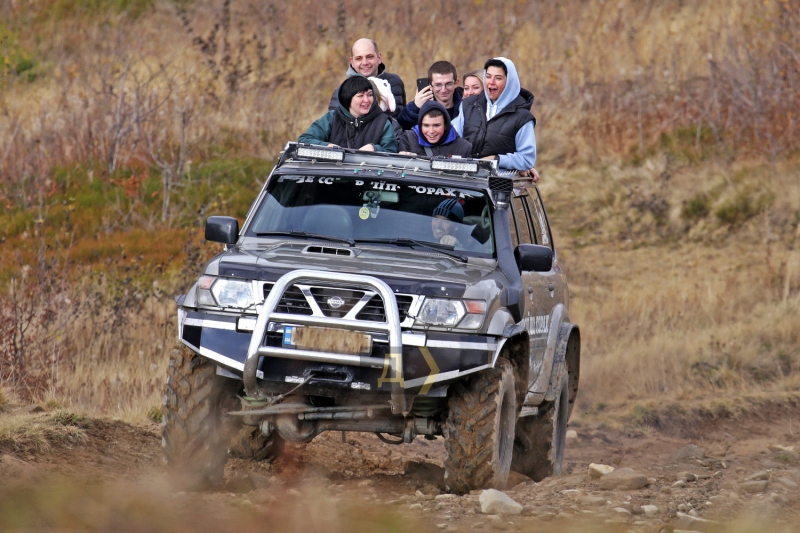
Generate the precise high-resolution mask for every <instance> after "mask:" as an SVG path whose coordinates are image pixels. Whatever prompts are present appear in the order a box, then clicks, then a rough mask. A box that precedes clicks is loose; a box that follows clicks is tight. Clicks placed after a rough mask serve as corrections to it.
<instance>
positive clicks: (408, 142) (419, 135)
mask: <svg viewBox="0 0 800 533" xmlns="http://www.w3.org/2000/svg"><path fill="white" fill-rule="evenodd" d="M399 142H400V153H401V154H405V155H422V156H428V157H432V156H453V155H455V156H460V157H465V158H467V157H472V145H471V144H470V143H469V142H468V141H466V140H465V139H462V138H461V137H459V135H458V133H456V130H455V129H454V128H453V127H452V126H451V125H450V115H449V114H448V113H447V109H445V107H444V106H443V105H442V104H440V103H439V102H437V101H435V100H428V101H427V102H425V104H423V106H422V109H420V111H419V122H418V123H417V125H416V126H414V127H413V128H412V129H410V130H408V131H406V132H404V134H403V135H402V136H401V137H400V139H399Z"/></svg>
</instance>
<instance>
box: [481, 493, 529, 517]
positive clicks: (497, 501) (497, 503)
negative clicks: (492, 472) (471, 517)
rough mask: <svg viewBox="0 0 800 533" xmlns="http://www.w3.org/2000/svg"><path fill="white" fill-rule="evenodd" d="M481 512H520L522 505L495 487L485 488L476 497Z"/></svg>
mask: <svg viewBox="0 0 800 533" xmlns="http://www.w3.org/2000/svg"><path fill="white" fill-rule="evenodd" d="M478 501H480V504H481V513H483V514H491V515H498V514H520V513H522V505H520V504H519V503H517V502H515V501H514V500H512V499H511V497H510V496H508V495H507V494H505V493H503V492H500V491H499V490H495V489H486V490H485V491H483V492H481V495H480V498H478Z"/></svg>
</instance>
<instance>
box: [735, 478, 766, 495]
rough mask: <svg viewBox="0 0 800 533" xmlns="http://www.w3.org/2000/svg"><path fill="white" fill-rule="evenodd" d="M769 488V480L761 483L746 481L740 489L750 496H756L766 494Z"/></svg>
mask: <svg viewBox="0 0 800 533" xmlns="http://www.w3.org/2000/svg"><path fill="white" fill-rule="evenodd" d="M768 486H769V481H767V480H759V481H745V482H744V483H742V484H741V485H739V488H741V489H742V490H743V491H744V492H747V493H748V494H755V493H758V492H764V491H765V490H767V487H768Z"/></svg>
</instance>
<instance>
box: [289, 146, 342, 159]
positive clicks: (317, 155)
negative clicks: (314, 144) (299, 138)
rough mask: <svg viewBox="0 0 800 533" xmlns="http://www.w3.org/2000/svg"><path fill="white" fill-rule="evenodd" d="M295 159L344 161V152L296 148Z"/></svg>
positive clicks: (303, 147)
mask: <svg viewBox="0 0 800 533" xmlns="http://www.w3.org/2000/svg"><path fill="white" fill-rule="evenodd" d="M297 157H305V158H308V159H326V160H328V161H344V152H340V151H339V150H323V149H321V148H308V147H306V146H300V147H298V148H297Z"/></svg>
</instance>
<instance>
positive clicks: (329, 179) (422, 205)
mask: <svg viewBox="0 0 800 533" xmlns="http://www.w3.org/2000/svg"><path fill="white" fill-rule="evenodd" d="M267 192H268V194H267V195H266V196H265V197H264V200H263V201H262V202H261V205H259V206H258V209H257V210H256V212H255V215H254V218H253V221H252V223H251V224H250V225H249V226H248V228H247V232H246V233H245V234H246V235H248V236H267V235H270V234H272V235H291V236H295V237H302V236H303V235H304V234H308V235H309V236H310V237H309V238H311V237H332V238H335V239H341V240H343V241H349V242H351V243H353V242H355V243H359V242H361V243H364V242H378V243H386V244H402V245H405V246H412V247H414V246H420V248H422V247H424V246H433V247H435V248H440V249H443V250H455V251H458V252H466V255H475V256H480V257H491V256H493V255H494V242H493V239H492V226H491V221H492V217H491V209H490V205H491V204H490V202H489V198H488V197H487V196H486V194H485V193H484V192H482V191H474V190H469V189H463V188H460V187H452V186H444V185H443V186H432V185H430V184H427V183H414V182H411V181H405V180H404V181H397V182H395V181H391V180H381V179H372V178H364V177H360V176H354V177H349V176H348V177H339V176H305V175H283V176H278V177H277V178H276V179H273V181H272V182H271V183H270V185H269V188H268V191H267ZM398 239H399V240H400V241H397V240H398ZM412 241H416V242H412Z"/></svg>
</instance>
